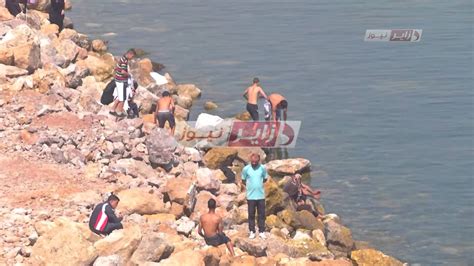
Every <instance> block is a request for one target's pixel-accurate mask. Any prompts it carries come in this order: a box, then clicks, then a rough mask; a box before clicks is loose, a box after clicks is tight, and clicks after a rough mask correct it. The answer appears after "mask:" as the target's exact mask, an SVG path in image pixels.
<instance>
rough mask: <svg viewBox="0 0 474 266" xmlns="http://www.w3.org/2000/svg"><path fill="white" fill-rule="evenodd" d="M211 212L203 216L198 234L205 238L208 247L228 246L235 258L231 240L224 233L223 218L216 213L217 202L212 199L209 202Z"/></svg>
mask: <svg viewBox="0 0 474 266" xmlns="http://www.w3.org/2000/svg"><path fill="white" fill-rule="evenodd" d="M207 206H208V208H209V212H208V213H206V214H203V215H201V218H200V219H199V226H198V229H197V230H198V234H199V235H201V236H202V237H204V240H205V241H206V244H207V245H210V246H213V247H218V246H220V245H222V244H225V245H226V246H227V249H228V250H229V252H230V253H231V255H232V256H234V255H235V254H234V246H233V244H232V241H230V238H228V237H227V236H226V235H225V234H224V232H223V225H222V218H221V217H220V216H219V215H217V214H216V213H215V211H216V201H215V200H214V199H210V200H209V201H208V202H207Z"/></svg>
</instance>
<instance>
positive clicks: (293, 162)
mask: <svg viewBox="0 0 474 266" xmlns="http://www.w3.org/2000/svg"><path fill="white" fill-rule="evenodd" d="M265 166H266V167H267V170H268V174H270V175H271V176H273V175H279V176H283V175H294V174H298V173H304V172H307V171H309V170H310V168H311V162H310V161H309V160H306V159H303V158H296V159H286V160H274V161H270V162H268V163H267V164H265Z"/></svg>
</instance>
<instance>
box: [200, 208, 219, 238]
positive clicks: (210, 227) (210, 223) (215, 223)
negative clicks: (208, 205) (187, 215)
mask: <svg viewBox="0 0 474 266" xmlns="http://www.w3.org/2000/svg"><path fill="white" fill-rule="evenodd" d="M221 221H222V218H221V217H220V216H219V215H217V214H215V213H206V214H203V215H202V216H201V225H202V229H203V231H204V235H205V236H206V237H213V236H215V235H216V234H218V233H219V225H220V223H221Z"/></svg>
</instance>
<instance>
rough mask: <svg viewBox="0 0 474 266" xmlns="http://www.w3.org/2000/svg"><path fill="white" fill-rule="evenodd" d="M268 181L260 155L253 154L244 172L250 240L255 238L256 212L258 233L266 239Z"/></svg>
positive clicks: (243, 182) (243, 180) (243, 183)
mask: <svg viewBox="0 0 474 266" xmlns="http://www.w3.org/2000/svg"><path fill="white" fill-rule="evenodd" d="M266 181H267V170H266V169H265V167H264V166H263V165H261V164H260V155H258V154H252V155H251V157H250V164H248V165H246V166H245V167H244V169H243V170H242V185H243V186H245V187H246V189H247V204H248V220H249V238H250V239H253V238H255V211H257V214H258V217H257V220H258V232H259V234H258V235H259V237H260V238H261V239H265V238H266V236H265V190H264V187H263V183H264V182H266Z"/></svg>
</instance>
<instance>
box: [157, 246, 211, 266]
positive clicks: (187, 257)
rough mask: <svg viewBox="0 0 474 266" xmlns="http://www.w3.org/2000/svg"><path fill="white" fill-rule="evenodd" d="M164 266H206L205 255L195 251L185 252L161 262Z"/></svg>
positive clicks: (175, 254) (174, 254)
mask: <svg viewBox="0 0 474 266" xmlns="http://www.w3.org/2000/svg"><path fill="white" fill-rule="evenodd" d="M160 265H162V266H180V265H186V266H204V265H205V264H204V255H203V254H201V252H199V251H195V250H189V249H188V250H183V251H180V252H176V253H173V254H172V255H171V257H169V258H168V259H166V260H162V261H161V262H160Z"/></svg>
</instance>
